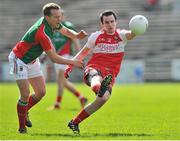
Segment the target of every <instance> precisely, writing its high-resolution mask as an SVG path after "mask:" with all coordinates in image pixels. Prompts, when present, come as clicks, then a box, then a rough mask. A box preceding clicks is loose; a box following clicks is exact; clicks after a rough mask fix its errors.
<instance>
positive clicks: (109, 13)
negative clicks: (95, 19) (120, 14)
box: [100, 10, 117, 24]
mask: <svg viewBox="0 0 180 141" xmlns="http://www.w3.org/2000/svg"><path fill="white" fill-rule="evenodd" d="M111 15H113V16H114V18H115V21H116V19H117V16H116V14H115V12H114V11H113V10H106V11H104V12H102V13H101V14H100V20H101V23H102V24H103V17H104V16H111Z"/></svg>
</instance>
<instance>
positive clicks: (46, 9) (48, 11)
mask: <svg viewBox="0 0 180 141" xmlns="http://www.w3.org/2000/svg"><path fill="white" fill-rule="evenodd" d="M52 9H57V10H59V9H61V7H60V6H59V5H58V4H56V3H47V4H45V5H44V6H43V8H42V12H43V15H44V16H50V15H51V10H52Z"/></svg>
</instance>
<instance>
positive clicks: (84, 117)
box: [73, 109, 90, 124]
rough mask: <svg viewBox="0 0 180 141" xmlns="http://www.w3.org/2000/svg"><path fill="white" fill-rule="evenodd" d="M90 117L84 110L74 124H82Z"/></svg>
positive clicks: (74, 120)
mask: <svg viewBox="0 0 180 141" xmlns="http://www.w3.org/2000/svg"><path fill="white" fill-rule="evenodd" d="M89 116H90V115H89V114H88V113H87V112H86V111H85V110H84V109H82V110H81V111H80V113H79V114H78V115H77V116H76V117H75V118H74V119H73V123H74V124H79V123H80V122H82V121H83V120H84V119H86V118H87V117H89Z"/></svg>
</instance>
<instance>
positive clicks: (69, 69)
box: [64, 65, 73, 78]
mask: <svg viewBox="0 0 180 141" xmlns="http://www.w3.org/2000/svg"><path fill="white" fill-rule="evenodd" d="M72 69H73V68H72V66H70V65H68V66H67V67H66V69H65V71H64V77H65V78H69V74H70V73H71V72H72Z"/></svg>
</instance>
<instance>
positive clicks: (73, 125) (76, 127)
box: [68, 120, 80, 134]
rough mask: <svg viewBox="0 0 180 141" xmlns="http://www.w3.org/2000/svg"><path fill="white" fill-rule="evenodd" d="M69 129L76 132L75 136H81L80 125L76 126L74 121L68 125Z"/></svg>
mask: <svg viewBox="0 0 180 141" xmlns="http://www.w3.org/2000/svg"><path fill="white" fill-rule="evenodd" d="M68 127H69V128H70V129H71V130H72V131H73V132H74V134H80V130H79V126H78V124H74V123H73V122H72V120H71V121H70V122H69V123H68Z"/></svg>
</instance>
